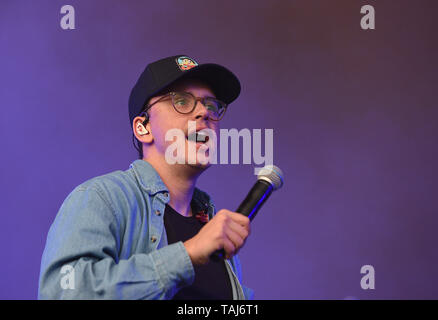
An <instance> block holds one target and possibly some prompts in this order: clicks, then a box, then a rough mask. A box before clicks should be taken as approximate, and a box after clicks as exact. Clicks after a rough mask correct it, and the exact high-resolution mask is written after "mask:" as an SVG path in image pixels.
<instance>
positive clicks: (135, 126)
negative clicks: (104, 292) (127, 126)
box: [132, 117, 154, 143]
mask: <svg viewBox="0 0 438 320" xmlns="http://www.w3.org/2000/svg"><path fill="white" fill-rule="evenodd" d="M144 121H145V117H135V118H134V120H133V121H132V131H133V132H134V135H135V137H136V138H137V140H139V141H141V142H143V143H151V142H152V141H154V137H153V135H152V132H151V127H150V124H149V122H148V123H146V125H143V122H144Z"/></svg>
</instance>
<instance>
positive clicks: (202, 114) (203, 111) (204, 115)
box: [194, 100, 208, 120]
mask: <svg viewBox="0 0 438 320" xmlns="http://www.w3.org/2000/svg"><path fill="white" fill-rule="evenodd" d="M194 115H195V119H205V120H207V119H208V110H207V108H206V107H205V106H204V105H203V104H202V103H201V101H199V100H198V101H196V106H195V111H194Z"/></svg>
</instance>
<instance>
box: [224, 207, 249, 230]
mask: <svg viewBox="0 0 438 320" xmlns="http://www.w3.org/2000/svg"><path fill="white" fill-rule="evenodd" d="M228 216H229V217H230V218H231V219H232V220H233V221H234V222H236V223H238V224H240V225H242V226H244V227H245V228H248V227H249V224H250V220H249V218H248V217H247V216H244V215H243V214H241V213H238V212H233V211H228Z"/></svg>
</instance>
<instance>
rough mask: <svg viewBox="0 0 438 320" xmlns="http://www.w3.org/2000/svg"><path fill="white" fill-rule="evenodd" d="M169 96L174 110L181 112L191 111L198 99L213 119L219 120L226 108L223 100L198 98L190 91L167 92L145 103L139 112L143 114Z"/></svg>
mask: <svg viewBox="0 0 438 320" xmlns="http://www.w3.org/2000/svg"><path fill="white" fill-rule="evenodd" d="M169 97H170V98H171V99H172V105H173V108H174V109H175V111H176V112H178V113H182V114H188V113H191V112H193V110H195V108H196V103H197V102H198V101H200V102H201V103H202V104H203V105H204V106H205V108H206V109H207V110H208V118H209V119H210V120H213V121H219V120H221V119H222V118H223V116H224V114H225V111H226V110H227V104H226V103H225V102H222V101H220V100H218V99H216V98H213V97H203V98H199V97H195V96H194V95H193V94H191V93H190V92H169V93H166V94H165V95H163V96H162V97H161V98H159V99H158V100H157V101H155V102H154V103H151V104H149V105H147V106H146V107H145V109H144V110H143V112H142V113H141V114H145V113H146V112H147V111H148V110H149V109H150V108H151V107H152V106H153V105H154V104H156V103H158V102H160V101H163V100H164V99H166V98H169Z"/></svg>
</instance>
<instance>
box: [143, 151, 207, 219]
mask: <svg viewBox="0 0 438 320" xmlns="http://www.w3.org/2000/svg"><path fill="white" fill-rule="evenodd" d="M143 160H145V161H147V162H148V163H149V164H150V165H152V167H153V168H154V169H155V170H156V171H157V172H158V174H159V175H160V178H161V180H162V181H163V183H164V184H165V185H166V187H167V189H169V194H170V201H169V205H170V206H171V207H172V208H173V209H175V211H176V212H178V213H179V214H181V215H183V216H186V217H188V216H191V215H192V209H191V206H190V202H191V201H192V197H193V192H194V190H195V185H196V180H197V179H198V177H199V175H200V173H201V172H199V169H198V170H196V168H192V167H190V166H188V165H182V164H174V165H171V164H168V163H167V162H166V161H157V160H156V159H154V158H148V157H145V158H143Z"/></svg>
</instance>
